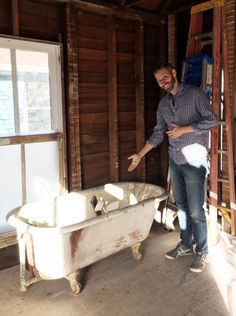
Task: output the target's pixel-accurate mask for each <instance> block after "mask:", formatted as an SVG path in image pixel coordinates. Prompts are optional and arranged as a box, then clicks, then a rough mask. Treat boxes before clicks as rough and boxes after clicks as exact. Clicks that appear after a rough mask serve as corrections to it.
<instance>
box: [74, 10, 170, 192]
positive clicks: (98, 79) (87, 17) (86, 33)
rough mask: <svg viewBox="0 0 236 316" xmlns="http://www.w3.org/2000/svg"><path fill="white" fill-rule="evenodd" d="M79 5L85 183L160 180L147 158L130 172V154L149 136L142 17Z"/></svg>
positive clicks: (81, 137) (79, 51)
mask: <svg viewBox="0 0 236 316" xmlns="http://www.w3.org/2000/svg"><path fill="white" fill-rule="evenodd" d="M76 9H77V22H76V23H77V30H76V33H77V43H78V74H79V75H78V87H79V101H78V104H77V106H78V109H79V126H80V148H81V162H80V163H81V167H80V169H81V176H82V178H81V181H82V183H81V188H88V187H93V186H96V185H100V184H104V183H106V182H111V181H145V180H146V181H148V180H149V181H150V180H152V182H154V183H158V182H159V183H160V181H159V179H158V178H157V177H155V180H154V181H153V179H148V178H147V179H146V173H145V160H143V162H142V163H141V164H140V166H139V168H138V169H137V170H136V171H134V172H132V173H128V172H127V168H128V165H129V163H130V161H129V160H128V159H127V158H128V156H130V155H131V154H133V153H135V152H136V151H137V150H139V149H140V148H141V147H142V146H143V145H144V143H145V138H146V135H145V123H146V122H145V115H144V112H145V103H144V92H145V90H144V88H145V80H144V68H145V67H146V66H148V65H149V63H150V59H148V58H146V59H145V63H146V64H144V38H145V34H144V26H143V22H142V21H141V20H139V19H127V18H121V17H120V16H116V14H115V12H107V11H104V12H101V11H98V12H96V10H94V8H93V10H84V7H83V8H82V9H81V8H79V7H78V6H77V7H76V8H75V9H73V10H74V11H75V10H76ZM103 13H104V14H103ZM153 29H154V30H156V29H159V27H158V26H157V25H156V26H153ZM160 34H162V31H161V32H160ZM160 34H159V33H158V32H156V34H155V35H156V36H154V38H152V41H151V49H152V47H153V45H156V46H155V47H156V51H154V52H153V54H155V53H157V52H158V50H159V42H158V38H159V37H158V36H160ZM146 36H149V34H148V32H147V33H146ZM162 39H163V38H162ZM153 42H154V43H156V44H153ZM148 44H149V43H148ZM159 55H160V54H159ZM153 58H155V55H153ZM155 59H156V58H155ZM151 68H152V67H151ZM149 70H150V67H149ZM150 75H151V76H153V75H152V70H151V74H149V76H150ZM155 93H157V95H158V94H159V91H157V90H155ZM156 105H157V103H155V109H156ZM155 109H154V111H155ZM147 118H148V116H147ZM147 123H148V124H149V121H148V122H147ZM154 124H155V122H154V123H153V124H151V128H153V127H154ZM71 142H73V140H71ZM165 162H166V161H165ZM156 169H157V170H158V168H156ZM159 175H160V172H159ZM152 176H153V174H152ZM72 189H75V187H73V186H72Z"/></svg>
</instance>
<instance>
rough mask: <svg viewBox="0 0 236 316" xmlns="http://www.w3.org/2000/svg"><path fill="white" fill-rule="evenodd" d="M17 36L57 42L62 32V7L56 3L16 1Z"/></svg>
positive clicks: (27, 0) (28, 0)
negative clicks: (17, 14) (17, 12)
mask: <svg viewBox="0 0 236 316" xmlns="http://www.w3.org/2000/svg"><path fill="white" fill-rule="evenodd" d="M18 2H19V30H20V32H19V35H20V36H24V37H31V38H37V39H42V40H50V41H59V40H60V37H61V33H62V30H63V19H62V6H61V5H59V4H56V3H54V4H53V3H45V2H42V3H41V2H35V1H30V0H18Z"/></svg>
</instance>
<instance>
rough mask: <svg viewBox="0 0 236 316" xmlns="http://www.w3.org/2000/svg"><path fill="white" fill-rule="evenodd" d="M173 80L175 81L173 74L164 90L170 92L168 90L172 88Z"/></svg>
mask: <svg viewBox="0 0 236 316" xmlns="http://www.w3.org/2000/svg"><path fill="white" fill-rule="evenodd" d="M175 82H176V79H175V78H174V76H173V75H171V81H170V83H169V86H168V88H166V89H165V90H166V91H167V92H170V91H171V90H172V89H173V88H174V85H175Z"/></svg>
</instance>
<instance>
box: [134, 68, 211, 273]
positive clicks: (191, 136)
mask: <svg viewBox="0 0 236 316" xmlns="http://www.w3.org/2000/svg"><path fill="white" fill-rule="evenodd" d="M154 76H155V78H156V80H157V83H158V85H159V86H160V87H161V88H162V89H164V90H165V91H166V92H167V94H166V95H165V96H164V97H163V98H162V99H161V101H160V102H159V105H158V109H157V113H156V126H155V127H154V130H153V133H152V135H151V137H150V138H149V139H148V140H147V141H146V145H145V146H144V147H143V148H142V149H141V150H140V152H139V153H137V154H133V155H132V156H130V157H129V158H128V159H131V160H132V162H131V164H130V166H129V167H128V171H133V170H134V169H135V168H136V167H137V166H138V164H139V162H140V160H141V159H142V157H143V156H144V155H145V154H146V153H148V152H149V151H150V150H151V149H152V148H154V147H156V146H157V145H159V144H160V143H161V142H162V140H163V137H164V133H166V134H167V135H168V140H169V169H170V176H171V185H172V189H173V195H174V199H175V202H176V205H177V209H178V219H179V225H180V242H179V243H178V245H177V246H176V248H175V249H173V250H171V251H169V252H167V253H166V255H165V257H166V258H167V259H178V258H179V257H182V256H186V255H191V254H193V253H194V252H193V244H195V245H196V247H195V257H194V260H193V262H192V265H191V266H190V270H191V271H193V272H201V271H203V270H204V268H205V264H206V256H207V253H208V246H207V225H206V216H205V209H204V201H205V198H204V191H205V190H204V183H205V177H206V174H207V151H208V139H209V130H210V129H211V128H213V127H214V126H216V124H217V120H216V117H215V115H214V114H213V112H212V109H211V106H210V104H209V102H208V99H207V98H206V96H205V94H204V93H203V91H202V90H201V89H200V88H198V87H195V86H189V85H184V84H180V83H179V81H178V80H177V77H176V69H175V68H174V67H173V66H172V65H171V64H169V63H161V64H159V65H158V66H157V67H156V68H155V70H154Z"/></svg>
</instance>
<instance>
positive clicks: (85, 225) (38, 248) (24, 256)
mask: <svg viewBox="0 0 236 316" xmlns="http://www.w3.org/2000/svg"><path fill="white" fill-rule="evenodd" d="M166 198H167V193H166V191H165V189H163V188H161V187H159V186H156V185H152V184H147V183H139V182H118V183H113V184H112V183H110V184H106V185H103V186H99V187H94V188H91V189H86V190H82V191H78V192H72V193H68V194H64V195H61V196H58V197H56V198H52V199H48V200H44V201H40V202H35V203H29V204H26V205H24V206H22V207H19V208H16V209H14V210H13V211H11V212H10V213H9V214H8V216H7V220H8V222H9V223H10V224H11V225H13V226H14V227H16V230H17V237H18V243H19V249H20V282H21V290H22V291H24V290H26V287H27V286H28V285H30V284H32V283H35V282H37V281H39V280H41V279H44V280H48V279H58V278H62V277H65V278H67V279H68V280H69V282H70V285H71V288H72V291H73V292H74V293H76V294H78V293H79V292H80V290H81V285H80V283H79V281H78V280H77V279H78V274H79V270H80V269H81V268H84V267H86V266H88V265H90V264H92V263H94V262H96V261H98V260H100V259H102V258H105V257H107V256H109V255H111V254H114V253H116V252H118V251H120V250H122V249H124V248H127V247H131V250H132V253H133V256H134V258H135V260H137V261H139V260H140V259H141V258H142V255H141V253H140V252H139V246H140V243H141V242H142V241H143V240H144V239H145V238H146V237H147V236H148V233H149V231H150V228H151V225H152V222H153V219H154V215H155V212H156V211H157V209H158V207H159V202H160V201H163V200H165V199H166ZM99 205H100V206H99ZM98 208H99V211H101V215H100V216H98V215H97V213H96V212H95V210H96V211H97V210H98ZM26 265H27V269H28V270H29V271H30V272H31V273H32V276H31V277H29V276H27V274H28V273H26Z"/></svg>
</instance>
